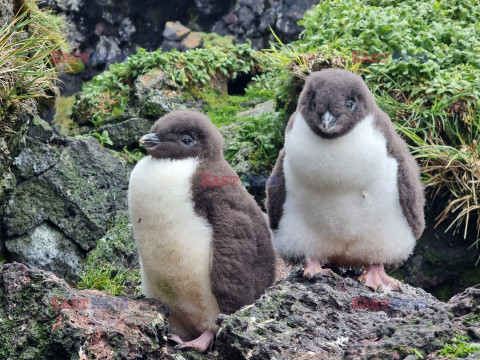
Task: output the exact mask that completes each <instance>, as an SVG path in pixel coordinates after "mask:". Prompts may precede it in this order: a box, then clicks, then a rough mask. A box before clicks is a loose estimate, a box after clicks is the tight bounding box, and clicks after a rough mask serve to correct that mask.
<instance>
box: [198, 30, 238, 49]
mask: <svg viewBox="0 0 480 360" xmlns="http://www.w3.org/2000/svg"><path fill="white" fill-rule="evenodd" d="M199 34H200V36H201V37H202V39H203V47H204V48H209V47H212V46H220V47H222V46H227V45H232V44H233V36H231V35H227V36H220V35H218V34H216V33H204V32H200V33H199Z"/></svg>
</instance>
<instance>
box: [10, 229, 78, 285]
mask: <svg viewBox="0 0 480 360" xmlns="http://www.w3.org/2000/svg"><path fill="white" fill-rule="evenodd" d="M5 245H6V248H7V250H8V252H9V253H10V256H11V257H12V258H13V259H15V260H17V261H20V262H22V263H24V264H29V265H30V266H34V267H37V268H40V269H44V270H49V271H52V272H54V273H55V274H58V275H59V276H61V277H63V278H68V279H71V278H76V277H78V275H79V274H80V271H81V269H82V263H83V260H84V258H85V254H84V253H83V252H82V251H81V250H80V249H79V248H78V246H77V245H75V244H74V243H73V242H72V241H71V240H70V239H68V238H67V237H66V236H65V235H64V234H63V233H62V232H61V231H59V230H58V229H56V228H55V227H53V226H52V225H50V224H49V223H47V222H44V223H42V224H40V225H39V226H37V227H36V228H35V229H34V230H33V231H32V232H31V233H29V234H26V235H22V236H18V237H15V238H11V239H9V240H7V241H6V243H5Z"/></svg>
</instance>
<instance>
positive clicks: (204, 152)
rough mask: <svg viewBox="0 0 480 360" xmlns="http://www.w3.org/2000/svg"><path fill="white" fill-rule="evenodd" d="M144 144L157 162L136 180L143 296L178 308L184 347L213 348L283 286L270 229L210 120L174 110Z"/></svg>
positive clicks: (174, 326) (133, 211)
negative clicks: (240, 313) (269, 291)
mask: <svg viewBox="0 0 480 360" xmlns="http://www.w3.org/2000/svg"><path fill="white" fill-rule="evenodd" d="M140 141H141V142H142V143H143V144H144V145H145V147H146V148H147V151H148V153H149V155H148V156H146V157H145V158H143V159H142V160H140V161H139V162H138V164H137V165H136V166H135V168H134V169H133V171H132V173H131V176H130V185H129V192H128V202H129V210H130V217H131V220H132V224H133V231H134V235H135V239H136V244H137V247H138V250H139V254H140V263H141V276H142V286H143V292H144V294H145V295H146V296H147V297H152V298H156V299H159V300H160V301H162V302H163V303H165V304H166V305H167V306H168V307H169V309H170V316H169V323H170V327H171V333H172V334H175V335H174V336H172V337H171V339H172V340H174V341H176V342H177V343H178V344H179V347H184V348H195V349H198V350H200V351H205V350H207V349H208V348H209V347H210V345H211V343H212V341H213V338H214V334H215V332H216V331H217V330H218V326H217V325H216V323H215V320H216V318H217V316H218V315H219V314H220V313H225V314H230V313H232V312H234V311H236V310H238V309H239V308H240V307H242V306H244V305H247V304H251V303H253V302H254V301H255V300H256V299H258V298H259V297H260V295H261V294H262V293H263V292H264V290H265V289H266V288H267V287H268V286H270V285H271V284H272V283H273V280H274V276H275V259H274V252H273V247H272V244H271V237H270V231H269V229H268V224H267V221H266V219H265V217H264V214H263V213H262V211H261V210H260V208H259V207H258V205H257V203H256V202H255V200H254V199H253V197H252V196H251V195H250V194H248V192H247V191H246V190H245V188H244V187H243V186H240V185H241V184H240V182H239V181H238V175H237V174H236V172H235V171H234V170H233V169H232V167H231V166H230V165H229V164H228V163H227V162H226V161H225V159H224V157H223V153H222V143H223V139H222V136H221V135H220V132H219V131H218V130H217V128H216V127H215V126H214V125H213V124H212V123H211V121H210V120H209V119H208V118H207V117H206V116H204V115H202V114H200V113H197V112H191V111H174V112H171V113H170V114H168V115H166V116H164V117H162V118H161V119H159V120H158V121H157V122H156V123H155V124H154V125H153V127H152V129H151V133H150V134H147V135H145V136H143V137H142V139H141V140H140Z"/></svg>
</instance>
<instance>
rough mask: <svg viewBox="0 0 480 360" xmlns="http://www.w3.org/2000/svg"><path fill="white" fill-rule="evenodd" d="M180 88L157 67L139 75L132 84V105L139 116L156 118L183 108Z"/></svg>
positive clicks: (184, 107)
mask: <svg viewBox="0 0 480 360" xmlns="http://www.w3.org/2000/svg"><path fill="white" fill-rule="evenodd" d="M180 94H181V92H180V89H179V88H178V86H177V85H176V84H175V83H174V82H173V81H171V80H169V79H168V78H167V75H166V74H165V73H164V72H163V71H161V70H158V69H155V70H152V71H150V72H148V73H146V74H145V75H142V76H139V77H138V78H137V79H136V80H135V83H134V85H133V95H134V99H135V100H134V101H135V103H134V106H136V107H137V108H138V114H139V116H140V117H145V118H150V119H155V120H156V119H158V118H159V117H161V116H163V115H165V114H166V113H169V112H170V111H173V110H184V109H186V106H185V105H184V101H183V100H182V98H181V97H180Z"/></svg>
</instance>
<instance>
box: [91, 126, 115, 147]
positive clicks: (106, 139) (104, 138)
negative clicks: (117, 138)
mask: <svg viewBox="0 0 480 360" xmlns="http://www.w3.org/2000/svg"><path fill="white" fill-rule="evenodd" d="M93 136H94V137H95V138H97V139H98V140H99V141H100V145H101V146H105V145H113V142H112V140H110V136H109V135H108V131H107V130H103V132H102V134H101V135H100V134H99V133H98V132H96V133H94V134H93Z"/></svg>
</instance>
